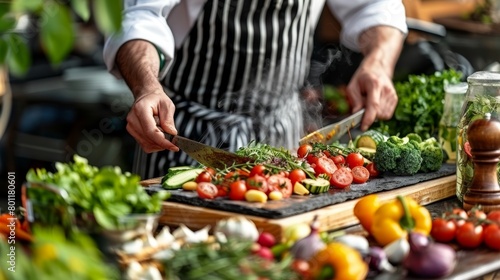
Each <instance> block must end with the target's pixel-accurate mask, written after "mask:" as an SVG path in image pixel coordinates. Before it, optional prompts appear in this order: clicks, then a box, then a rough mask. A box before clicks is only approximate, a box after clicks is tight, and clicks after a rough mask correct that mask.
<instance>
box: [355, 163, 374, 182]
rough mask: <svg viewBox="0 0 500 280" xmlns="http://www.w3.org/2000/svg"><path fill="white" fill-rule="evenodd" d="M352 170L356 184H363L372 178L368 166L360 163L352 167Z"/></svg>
mask: <svg viewBox="0 0 500 280" xmlns="http://www.w3.org/2000/svg"><path fill="white" fill-rule="evenodd" d="M351 172H352V182H353V183H355V184H363V183H365V182H366V181H368V178H370V172H369V171H368V169H366V167H364V166H362V165H360V166H355V167H354V168H353V169H351Z"/></svg>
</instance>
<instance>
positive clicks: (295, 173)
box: [288, 168, 307, 186]
mask: <svg viewBox="0 0 500 280" xmlns="http://www.w3.org/2000/svg"><path fill="white" fill-rule="evenodd" d="M306 177H307V175H306V172H304V170H302V169H298V168H297V169H294V170H292V172H290V175H288V178H289V179H290V181H292V186H294V185H295V183H296V182H300V181H302V180H304V179H305V178H306Z"/></svg>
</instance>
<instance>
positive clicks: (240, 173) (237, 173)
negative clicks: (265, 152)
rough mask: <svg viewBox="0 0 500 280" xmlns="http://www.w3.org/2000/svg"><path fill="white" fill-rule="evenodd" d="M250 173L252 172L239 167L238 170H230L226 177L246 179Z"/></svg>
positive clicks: (232, 179)
mask: <svg viewBox="0 0 500 280" xmlns="http://www.w3.org/2000/svg"><path fill="white" fill-rule="evenodd" d="M248 175H250V173H249V172H248V171H245V170H242V169H237V170H233V171H229V172H228V173H227V174H226V176H224V178H226V179H228V180H231V181H235V180H240V179H241V180H245V179H246V178H248Z"/></svg>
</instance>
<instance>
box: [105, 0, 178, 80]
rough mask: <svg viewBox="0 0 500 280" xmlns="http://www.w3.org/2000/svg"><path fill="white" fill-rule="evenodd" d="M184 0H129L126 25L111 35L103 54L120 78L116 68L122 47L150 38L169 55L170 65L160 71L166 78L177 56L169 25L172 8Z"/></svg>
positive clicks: (167, 61) (125, 14)
mask: <svg viewBox="0 0 500 280" xmlns="http://www.w3.org/2000/svg"><path fill="white" fill-rule="evenodd" d="M179 1H180V0H125V1H124V8H123V20H122V28H121V30H120V31H119V32H117V33H115V34H112V35H110V36H109V37H108V38H107V39H106V42H105V44H104V50H103V57H104V63H105V64H106V67H107V68H108V71H110V73H112V74H113V75H115V76H116V77H118V78H120V77H121V75H120V73H119V71H118V69H116V67H115V58H116V53H117V52H118V49H119V48H120V47H121V46H122V45H123V44H125V43H126V42H128V41H130V40H137V39H140V40H146V41H149V42H151V43H153V44H154V45H155V46H156V47H157V48H158V50H159V51H161V52H162V53H163V54H164V55H165V58H166V67H164V68H163V69H162V71H161V73H160V74H159V78H160V79H162V78H163V77H165V75H166V72H167V70H168V65H169V64H170V62H171V61H172V59H173V57H174V50H175V41H174V36H173V34H172V31H171V29H170V28H169V26H168V25H167V20H166V19H167V17H168V15H169V13H170V11H171V10H172V9H173V7H174V6H175V5H177V4H178V3H179Z"/></svg>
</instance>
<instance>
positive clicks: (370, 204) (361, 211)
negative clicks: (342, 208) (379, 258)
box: [353, 194, 381, 234]
mask: <svg viewBox="0 0 500 280" xmlns="http://www.w3.org/2000/svg"><path fill="white" fill-rule="evenodd" d="M380 204H381V203H380V199H379V197H378V196H377V195H376V194H370V195H367V196H364V197H363V198H361V199H360V200H358V202H356V204H355V205H354V209H353V213H354V216H355V217H356V218H358V220H359V223H360V224H361V226H362V227H363V228H364V229H365V230H366V231H367V232H368V233H370V234H371V228H372V224H373V216H374V215H375V212H376V211H377V209H378V208H379V207H380Z"/></svg>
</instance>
